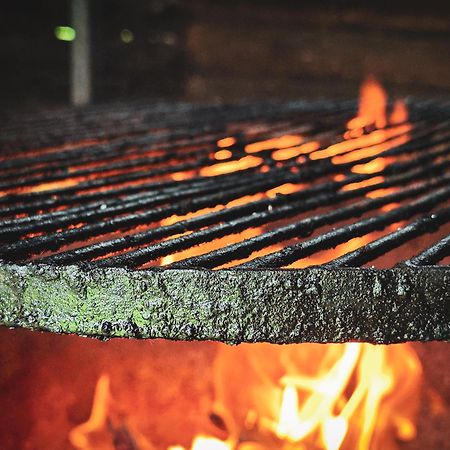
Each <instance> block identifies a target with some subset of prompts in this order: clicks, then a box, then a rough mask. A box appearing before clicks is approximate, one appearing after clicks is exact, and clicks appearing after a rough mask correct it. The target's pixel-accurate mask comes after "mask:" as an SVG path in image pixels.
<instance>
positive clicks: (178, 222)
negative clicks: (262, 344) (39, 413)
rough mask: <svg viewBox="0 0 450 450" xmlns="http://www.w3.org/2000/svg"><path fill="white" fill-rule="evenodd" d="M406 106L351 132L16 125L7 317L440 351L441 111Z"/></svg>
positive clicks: (236, 116)
mask: <svg viewBox="0 0 450 450" xmlns="http://www.w3.org/2000/svg"><path fill="white" fill-rule="evenodd" d="M409 109H410V117H409V119H408V120H407V121H403V122H401V123H398V121H397V122H396V123H390V124H388V125H387V126H386V127H385V128H383V129H376V128H375V127H374V126H373V125H368V126H366V127H365V128H361V129H353V130H351V129H350V130H348V129H347V128H346V123H347V122H348V121H349V119H351V118H352V117H353V116H354V115H355V113H356V106H355V103H353V102H343V103H332V102H318V103H306V102H288V103H278V102H266V103H259V104H258V103H253V104H244V103H243V104H240V105H233V106H220V105H212V106H211V105H209V106H193V105H189V104H176V105H167V104H163V103H162V104H157V105H153V106H152V107H149V106H147V105H146V104H143V103H135V104H121V105H114V107H112V106H111V105H109V106H97V107H92V108H89V109H85V110H76V111H73V110H70V111H64V112H54V113H46V115H44V116H40V117H35V116H29V117H24V116H22V117H20V120H19V118H13V119H11V121H10V122H8V123H4V125H3V128H2V133H1V138H0V144H1V148H2V153H1V155H0V158H1V159H0V173H1V178H0V192H1V197H0V208H1V217H0V258H1V259H2V260H3V264H2V268H1V270H2V272H1V275H2V277H3V278H2V279H3V281H2V282H1V284H0V294H1V295H2V307H0V318H2V319H1V321H2V322H3V323H4V324H7V325H13V326H17V325H21V326H28V327H32V328H39V329H50V330H53V331H63V332H70V331H75V332H78V333H80V334H87V335H101V336H121V335H123V336H135V337H157V336H162V337H169V338H175V339H177V338H178V339H194V338H195V339H219V340H224V341H231V342H240V341H259V340H269V341H273V342H299V341H320V342H325V341H342V340H348V339H364V340H368V341H372V342H395V341H401V340H407V339H449V336H450V312H449V309H450V303H449V302H450V300H449V294H448V293H447V285H446V283H448V280H449V278H448V277H449V273H450V272H449V270H448V268H447V266H440V267H438V266H435V265H436V264H437V263H438V262H439V261H443V260H444V261H445V258H447V257H448V256H449V255H450V240H449V238H448V232H449V230H450V227H449V223H450V206H449V198H450V183H449V181H450V171H449V164H450V107H449V106H448V105H443V104H436V103H432V102H422V103H419V102H416V103H414V104H411V105H409ZM367 264H370V265H371V267H372V265H374V266H375V267H376V268H375V269H373V268H371V267H362V266H364V265H367ZM161 266H164V268H163V269H161ZM361 267H362V268H361ZM280 268H289V269H292V270H278V269H280ZM205 269H218V270H214V271H210V270H205ZM71 302H73V304H71ZM152 302H153V303H152ZM431 305H432V307H431ZM1 308H3V310H1ZM392 308H394V309H393V310H392ZM395 308H397V310H396V309H395ZM430 308H431V309H430ZM415 315H416V316H417V317H415Z"/></svg>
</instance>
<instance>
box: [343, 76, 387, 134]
mask: <svg viewBox="0 0 450 450" xmlns="http://www.w3.org/2000/svg"><path fill="white" fill-rule="evenodd" d="M386 105H387V95H386V92H385V91H384V89H383V87H382V86H381V84H380V83H378V81H377V80H376V79H375V77H373V76H372V75H370V76H369V77H368V78H367V79H366V81H365V82H364V83H363V85H362V86H361V89H360V91H359V110H358V116H357V117H355V118H354V119H352V120H350V122H349V123H348V128H349V129H351V130H352V129H355V128H362V127H365V126H368V125H375V126H376V127H377V128H384V127H385V126H386V123H387V121H386Z"/></svg>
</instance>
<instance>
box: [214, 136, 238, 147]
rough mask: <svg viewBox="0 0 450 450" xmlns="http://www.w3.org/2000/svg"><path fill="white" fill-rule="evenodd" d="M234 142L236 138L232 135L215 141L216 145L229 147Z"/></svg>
mask: <svg viewBox="0 0 450 450" xmlns="http://www.w3.org/2000/svg"><path fill="white" fill-rule="evenodd" d="M234 144H236V139H235V138H234V137H227V138H223V139H220V140H219V141H217V147H231V146H232V145H234Z"/></svg>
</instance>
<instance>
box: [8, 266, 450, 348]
mask: <svg viewBox="0 0 450 450" xmlns="http://www.w3.org/2000/svg"><path fill="white" fill-rule="evenodd" d="M449 285H450V267H448V266H427V267H414V266H406V265H403V266H398V267H395V268H392V269H373V268H330V267H312V268H306V269H233V268H231V269H222V270H219V271H214V270H208V269H164V268H152V269H147V270H133V269H127V268H119V267H112V268H96V267H94V266H92V265H86V264H82V265H76V266H75V265H72V266H50V265H45V264H30V263H28V264H22V265H19V264H9V263H2V264H0V324H1V325H5V326H8V327H23V328H28V329H31V330H39V331H51V332H54V333H75V334H78V335H81V336H89V337H95V338H100V339H109V338H114V337H125V338H138V339H144V338H166V339H172V340H193V341H194V340H215V341H221V342H226V343H229V344H238V343H241V342H271V343H277V344H287V343H301V342H320V343H327V342H348V341H362V342H371V343H376V344H389V343H398V342H405V341H432V340H441V341H450V290H449V289H448V286H449Z"/></svg>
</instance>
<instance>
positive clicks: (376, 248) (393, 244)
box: [326, 208, 450, 268]
mask: <svg viewBox="0 0 450 450" xmlns="http://www.w3.org/2000/svg"><path fill="white" fill-rule="evenodd" d="M449 221H450V208H444V209H441V210H439V211H436V212H434V213H432V214H427V215H424V216H422V217H419V218H418V219H416V220H415V221H414V222H412V223H410V224H408V225H406V226H404V227H403V228H399V229H398V230H395V231H394V232H392V233H389V234H387V235H386V236H383V237H381V238H379V239H376V240H374V241H372V242H370V243H368V244H367V245H364V246H363V247H360V248H358V249H357V250H355V251H353V252H350V253H346V254H345V255H342V256H340V257H339V258H336V259H334V260H332V261H330V262H329V263H327V264H326V266H327V267H330V268H331V267H360V266H363V265H364V264H367V263H368V262H370V261H373V260H374V259H376V258H378V257H379V256H382V255H384V254H386V253H387V252H389V251H391V250H393V249H395V248H398V247H400V246H401V245H403V244H405V243H406V242H408V241H411V240H412V239H415V238H417V237H419V236H423V235H424V234H427V233H433V232H435V231H437V230H438V229H439V228H440V227H441V226H442V225H445V224H446V223H448V222H449ZM437 245H439V253H438V252H437V249H435V248H436V246H437ZM446 246H448V248H447V249H446V250H445V251H447V252H448V251H449V249H450V236H448V237H447V238H445V239H443V240H441V241H439V242H438V243H437V244H436V245H434V246H433V247H432V248H433V249H435V250H433V251H432V252H430V253H428V254H427V259H426V264H428V265H430V261H431V258H430V256H431V254H433V256H435V255H436V257H438V259H437V260H435V262H438V261H439V260H440V259H442V258H443V257H445V251H444V248H445V247H446ZM429 250H430V249H429ZM441 252H442V253H441ZM438 255H439V256H438ZM417 258H418V257H416V258H414V260H417ZM413 264H414V263H413ZM417 265H420V264H417Z"/></svg>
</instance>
